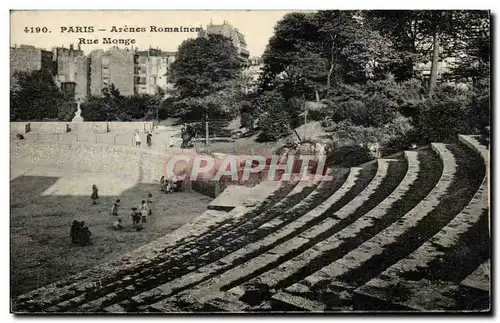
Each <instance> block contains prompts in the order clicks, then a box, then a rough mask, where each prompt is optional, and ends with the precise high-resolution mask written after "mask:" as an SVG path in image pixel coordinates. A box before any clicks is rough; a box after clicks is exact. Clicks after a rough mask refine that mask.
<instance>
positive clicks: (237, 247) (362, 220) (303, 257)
mask: <svg viewBox="0 0 500 323" xmlns="http://www.w3.org/2000/svg"><path fill="white" fill-rule="evenodd" d="M459 139H460V141H461V142H462V143H463V144H465V145H461V144H460V145H444V144H432V146H431V148H432V150H429V149H421V150H418V151H407V152H405V153H404V158H399V157H395V158H396V159H391V160H389V159H379V160H378V161H377V162H376V163H369V164H367V165H363V166H361V167H355V168H351V169H350V171H349V173H348V174H347V173H346V172H345V171H343V170H339V169H333V170H332V171H333V172H336V173H335V174H336V175H334V178H335V180H334V181H332V182H328V181H323V182H316V183H305V182H299V183H294V184H293V185H291V186H288V187H286V188H282V189H280V190H278V191H276V193H275V194H274V195H273V196H271V197H270V198H268V200H266V201H264V202H263V203H262V204H260V205H258V206H255V207H236V208H235V209H233V210H232V211H231V212H220V211H214V210H208V211H207V212H206V213H205V214H204V215H203V216H202V217H200V219H199V220H198V221H197V222H196V223H193V224H190V225H189V226H186V228H181V230H178V231H179V232H177V233H175V234H174V235H167V236H166V237H164V238H162V239H161V241H160V242H158V243H157V244H156V249H155V251H154V252H149V253H147V252H146V253H144V252H143V255H142V257H140V258H139V257H138V255H140V253H135V254H133V255H130V256H129V259H128V261H129V265H122V264H121V263H123V262H124V259H121V260H120V261H117V262H116V263H115V264H120V265H119V266H121V267H120V268H117V269H108V270H107V271H102V269H101V270H94V271H93V272H92V271H88V272H87V273H85V274H81V275H80V276H77V277H79V278H81V280H78V282H77V283H74V281H76V279H78V278H75V277H73V278H70V279H68V280H64V281H61V282H57V283H54V284H52V285H51V286H50V287H48V288H45V289H40V290H37V291H33V292H31V293H28V294H25V295H22V296H21V297H19V298H18V299H17V300H16V302H15V311H46V312H93V313H96V312H97V313H100V312H111V313H117V312H179V311H183V312H185V311H231V312H242V311H282V310H299V311H339V310H366V309H371V310H384V309H386V310H399V309H405V310H408V309H410V310H436V309H454V310H457V309H458V310H459V309H483V308H484V306H485V304H488V303H487V302H488V301H489V299H490V293H489V282H487V280H489V276H488V275H486V274H485V273H487V272H488V271H489V267H488V265H487V264H488V262H487V261H488V259H490V256H491V255H490V253H489V227H488V224H489V216H488V207H489V204H488V203H489V201H488V172H487V170H486V171H485V174H486V175H485V176H484V179H483V178H482V177H481V178H480V179H474V178H473V177H474V175H477V174H479V175H480V176H482V170H480V169H478V168H477V164H478V163H479V164H480V160H481V158H479V157H477V156H481V157H482V159H483V160H484V161H485V164H486V165H487V166H486V168H488V164H489V159H488V157H489V156H488V151H487V149H486V148H485V147H483V146H481V145H480V144H479V141H478V140H477V139H476V138H474V137H468V136H460V137H459ZM476 155H477V156H476ZM469 156H471V158H472V159H469ZM471 174H472V175H473V176H471ZM451 204H453V205H451ZM190 230H192V231H193V234H191V233H190V232H189V231H190ZM160 246H161V247H160ZM144 250H145V249H143V251H144ZM106 266H108V267H109V268H111V265H110V264H107V265H106ZM96 277H99V278H96ZM72 279H73V280H72ZM99 282H100V283H99ZM96 283H97V284H96ZM473 298H475V299H476V300H475V301H474V300H473Z"/></svg>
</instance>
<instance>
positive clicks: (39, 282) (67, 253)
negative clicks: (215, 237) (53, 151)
mask: <svg viewBox="0 0 500 323" xmlns="http://www.w3.org/2000/svg"><path fill="white" fill-rule="evenodd" d="M92 184H96V185H97V187H98V188H99V195H100V196H99V199H100V203H99V204H98V205H92V201H91V199H90V194H91V187H92ZM150 192H151V193H152V194H153V197H154V205H153V208H152V210H153V214H152V215H151V216H150V217H149V218H148V223H147V225H146V226H145V229H144V230H142V231H140V232H137V231H135V230H134V229H133V228H132V224H131V218H130V213H131V208H132V207H134V206H136V207H138V206H139V204H140V202H141V200H143V199H146V197H147V194H148V193H150ZM117 198H119V199H120V200H121V208H120V212H119V216H120V217H121V218H122V221H123V223H124V225H125V228H124V229H123V230H121V231H115V230H113V228H112V224H113V222H114V221H115V217H114V216H112V215H111V214H110V213H111V207H112V205H113V203H114V201H115V200H116V199H117ZM10 201H11V205H10V233H11V237H10V238H11V239H10V252H11V259H10V262H11V296H13V297H14V296H16V295H19V294H22V293H25V292H28V291H30V290H33V289H36V288H38V287H41V286H44V285H47V284H49V283H51V282H54V281H57V280H59V279H62V278H64V277H67V276H70V275H72V274H76V273H78V272H80V271H83V270H86V269H89V268H92V267H93V266H95V265H97V264H99V263H102V262H106V261H110V260H113V259H116V258H117V257H119V256H120V255H122V254H124V253H126V252H128V251H131V250H134V249H136V248H138V247H140V246H141V245H144V244H146V243H148V242H151V241H153V240H155V239H158V238H159V237H161V236H163V235H165V234H167V233H169V232H171V231H173V230H175V229H177V228H178V227H180V226H182V225H183V224H185V223H187V222H190V221H191V220H193V219H194V218H196V217H197V216H199V215H201V214H202V213H203V212H204V211H205V210H206V207H207V205H208V203H209V202H210V201H211V198H208V197H206V196H203V195H201V194H198V193H195V192H179V193H173V194H168V195H167V194H164V193H162V192H161V191H159V187H158V185H155V184H143V183H136V182H134V180H133V179H124V178H118V177H117V176H113V175H112V174H89V173H81V174H78V173H74V172H64V171H62V170H59V169H50V168H47V167H32V168H30V169H28V167H27V166H26V165H24V167H23V166H20V165H17V164H16V165H11V181H10ZM75 219H76V220H79V221H85V223H86V224H87V225H88V226H89V229H90V231H91V232H92V237H91V240H92V244H91V245H88V246H78V245H73V244H72V243H71V239H70V236H69V231H70V227H71V223H72V222H73V220H75Z"/></svg>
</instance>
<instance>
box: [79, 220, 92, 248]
mask: <svg viewBox="0 0 500 323" xmlns="http://www.w3.org/2000/svg"><path fill="white" fill-rule="evenodd" d="M91 235H92V233H91V232H90V230H89V228H88V227H87V226H86V225H85V222H84V221H81V222H80V223H79V226H78V229H77V234H76V243H79V244H87V243H90V236H91Z"/></svg>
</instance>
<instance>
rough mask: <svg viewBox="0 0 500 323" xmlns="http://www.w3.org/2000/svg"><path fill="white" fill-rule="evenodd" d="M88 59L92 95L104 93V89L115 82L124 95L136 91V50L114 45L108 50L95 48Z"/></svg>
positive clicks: (89, 88)
mask: <svg viewBox="0 0 500 323" xmlns="http://www.w3.org/2000/svg"><path fill="white" fill-rule="evenodd" d="M88 60H89V63H88V64H89V67H90V70H89V72H88V80H89V85H88V91H89V93H90V95H93V96H100V95H102V90H103V89H104V88H108V87H109V86H111V84H114V86H115V87H116V88H117V89H118V90H119V91H120V93H121V94H122V95H125V96H127V95H133V94H134V93H135V91H134V88H135V87H134V52H133V51H132V50H129V49H120V48H118V47H113V48H111V49H109V50H108V51H103V50H94V51H92V52H91V53H90V55H89V59H88Z"/></svg>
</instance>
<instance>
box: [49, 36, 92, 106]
mask: <svg viewBox="0 0 500 323" xmlns="http://www.w3.org/2000/svg"><path fill="white" fill-rule="evenodd" d="M53 57H54V63H55V64H54V65H55V72H54V74H55V81H56V84H57V85H58V86H59V87H60V88H61V89H62V90H64V91H65V92H66V93H69V92H68V91H67V90H66V89H73V91H74V92H73V93H72V96H73V98H74V99H79V100H85V99H86V98H87V58H86V57H85V54H84V53H83V51H82V50H81V49H80V48H78V49H75V48H73V45H70V47H69V48H64V47H57V48H54V50H53ZM68 83H72V84H73V85H72V86H70V85H69V84H68Z"/></svg>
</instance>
